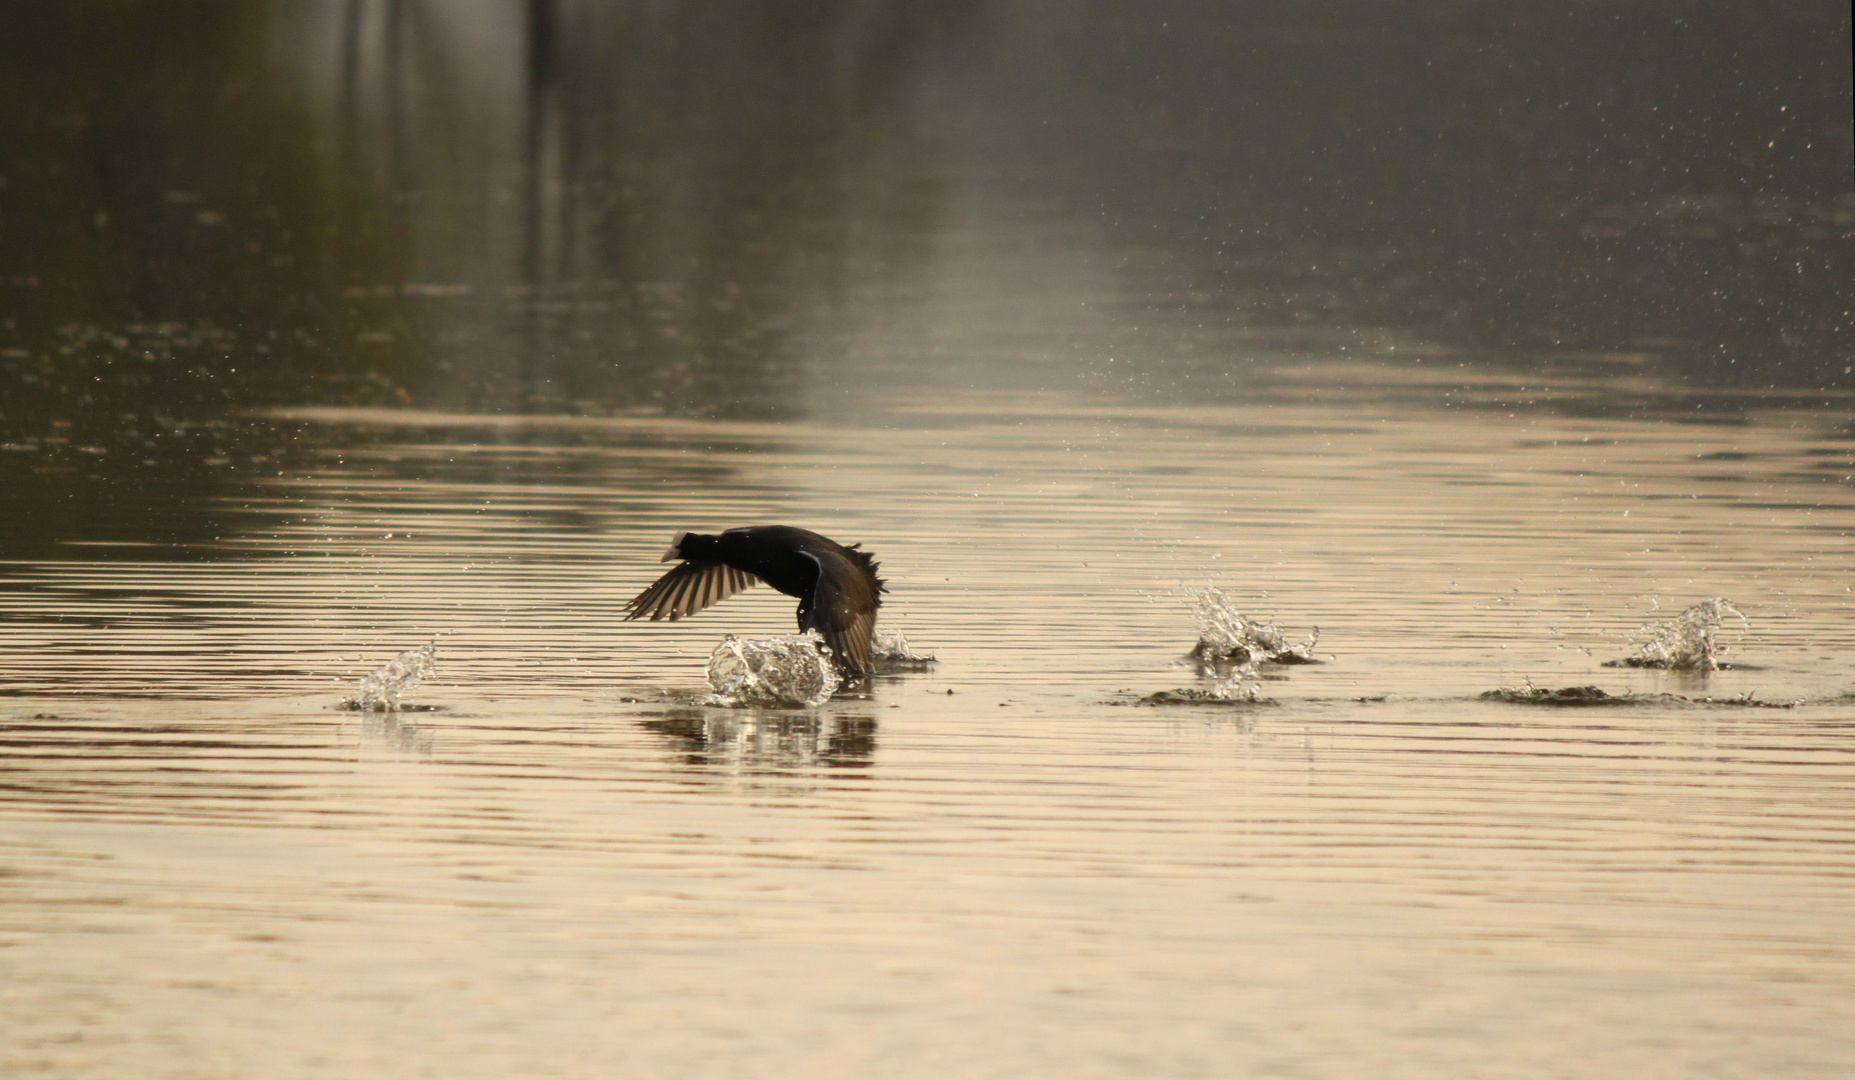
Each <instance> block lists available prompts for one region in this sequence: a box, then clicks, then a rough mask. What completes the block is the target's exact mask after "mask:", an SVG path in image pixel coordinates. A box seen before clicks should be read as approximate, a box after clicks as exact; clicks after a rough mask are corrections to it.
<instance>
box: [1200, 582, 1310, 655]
mask: <svg viewBox="0 0 1855 1080" xmlns="http://www.w3.org/2000/svg"><path fill="white" fill-rule="evenodd" d="M1194 595H1195V596H1196V598H1197V608H1196V609H1195V610H1194V611H1193V612H1192V621H1193V622H1195V623H1196V624H1197V625H1198V644H1197V646H1195V647H1194V648H1193V649H1192V658H1193V659H1195V660H1198V661H1201V662H1206V663H1212V664H1222V663H1226V662H1228V663H1237V664H1248V663H1274V664H1318V663H1320V661H1319V660H1318V659H1316V658H1315V656H1314V645H1315V644H1316V643H1317V642H1319V641H1320V627H1318V626H1317V627H1315V628H1314V629H1313V630H1312V631H1311V632H1309V634H1308V636H1307V640H1305V641H1303V642H1302V643H1301V644H1299V645H1290V644H1289V643H1288V635H1287V632H1286V631H1284V630H1283V629H1282V628H1281V627H1279V626H1277V625H1275V624H1274V623H1268V622H1263V621H1261V620H1260V619H1246V618H1244V617H1243V615H1242V613H1240V612H1238V611H1237V607H1236V605H1235V604H1233V603H1232V602H1231V600H1230V597H1229V596H1228V595H1227V594H1226V593H1225V592H1224V591H1223V590H1222V589H1219V588H1217V587H1215V586H1206V587H1205V588H1202V589H1199V590H1197V591H1196V592H1195V594H1194Z"/></svg>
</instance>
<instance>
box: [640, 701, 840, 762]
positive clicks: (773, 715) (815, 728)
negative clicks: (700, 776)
mask: <svg viewBox="0 0 1855 1080" xmlns="http://www.w3.org/2000/svg"><path fill="white" fill-rule="evenodd" d="M641 725H642V726H643V727H644V728H645V729H646V730H648V731H652V732H655V733H657V734H659V735H662V736H663V737H664V738H665V739H666V740H668V741H669V743H670V745H672V746H674V747H676V748H677V750H679V751H680V752H681V753H682V754H683V760H684V761H685V762H687V763H688V764H690V765H698V766H704V767H720V768H732V769H750V770H751V769H782V768H802V767H811V766H818V767H824V768H867V767H868V766H869V765H870V763H871V761H872V759H873V758H874V757H875V754H876V720H875V718H874V717H870V716H852V715H844V714H833V715H803V714H793V713H781V712H765V713H754V714H747V715H743V714H741V713H738V712H736V711H734V710H731V709H669V710H666V711H665V712H664V713H663V714H662V715H661V716H659V717H656V718H653V719H646V720H643V721H641Z"/></svg>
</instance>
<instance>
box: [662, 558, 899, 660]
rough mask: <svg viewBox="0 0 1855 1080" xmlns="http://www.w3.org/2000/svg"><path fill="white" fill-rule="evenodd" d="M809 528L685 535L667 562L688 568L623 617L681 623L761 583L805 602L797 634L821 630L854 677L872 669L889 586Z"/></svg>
mask: <svg viewBox="0 0 1855 1080" xmlns="http://www.w3.org/2000/svg"><path fill="white" fill-rule="evenodd" d="M860 546H861V545H858V544H851V545H850V546H849V547H845V546H844V545H842V544H840V543H838V542H837V541H835V540H828V539H826V538H825V537H822V536H819V535H818V534H817V533H815V532H811V531H809V530H807V529H795V528H793V527H792V526H790V525H756V526H754V527H752V528H748V529H729V530H728V531H727V532H724V533H722V534H720V535H719V536H707V535H704V534H702V533H691V532H680V533H677V534H676V539H674V540H672V541H670V550H668V551H666V552H664V553H663V561H664V562H670V561H671V560H673V559H681V560H683V563H682V565H681V566H678V567H676V568H675V569H673V570H671V571H670V572H669V573H667V574H665V575H664V576H662V577H660V578H658V579H657V583H656V584H654V585H652V586H651V587H650V588H648V589H645V590H644V591H643V592H641V593H639V594H638V595H637V596H636V597H635V598H634V599H633V600H632V601H631V603H629V604H626V605H625V618H627V619H639V618H644V617H646V616H648V617H649V618H650V619H651V621H652V622H655V621H657V620H658V619H671V620H676V619H680V618H682V617H683V616H685V615H694V614H695V613H696V612H698V611H701V610H702V609H703V608H705V607H708V606H709V605H711V604H719V603H720V602H722V601H723V600H726V599H727V598H728V597H730V596H733V595H734V594H735V593H737V592H740V591H741V590H742V589H745V588H747V587H749V586H751V585H754V584H756V583H758V582H762V581H764V582H766V583H767V584H768V585H771V586H773V587H774V588H775V589H778V590H779V591H780V592H783V593H785V594H786V595H787V596H796V597H798V598H799V630H800V631H801V632H802V631H806V630H816V631H818V632H819V633H820V634H822V635H823V636H824V640H825V644H827V645H829V646H831V655H832V657H833V659H834V660H835V661H836V663H837V666H838V669H839V670H840V671H842V672H843V673H844V674H845V675H846V676H848V677H850V678H856V677H858V676H860V675H865V674H867V673H868V672H869V670H870V644H871V642H872V641H873V640H874V639H875V636H876V609H877V608H879V607H881V606H882V593H883V591H884V590H883V582H882V579H881V578H879V577H877V576H876V560H875V559H873V558H871V557H870V554H869V552H867V551H858V550H857V548H858V547H860Z"/></svg>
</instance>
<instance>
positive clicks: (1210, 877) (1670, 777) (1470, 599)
mask: <svg viewBox="0 0 1855 1080" xmlns="http://www.w3.org/2000/svg"><path fill="white" fill-rule="evenodd" d="M1421 370H1422V369H1421V365H1414V366H1410V367H1406V368H1386V369H1384V370H1380V371H1378V372H1377V373H1376V375H1375V376H1374V378H1376V379H1377V380H1378V383H1377V385H1376V386H1375V388H1373V389H1372V390H1371V391H1370V392H1369V393H1368V392H1365V391H1360V392H1358V393H1357V394H1349V393H1348V392H1346V391H1344V390H1342V389H1332V390H1330V391H1328V392H1325V393H1321V394H1313V395H1296V394H1276V395H1269V396H1264V397H1260V398H1258V399H1256V400H1253V401H1247V402H1246V401H1238V402H1235V403H1229V404H1196V405H1192V404H1178V405H1159V404H1130V403H1128V402H1126V401H1124V400H1119V399H1112V398H1108V397H1088V396H1082V395H1079V394H1067V393H1065V394H1058V393H1038V394H1028V393H1027V394H1007V393H990V394H977V393H975V394H960V393H953V394H934V395H917V394H913V393H907V392H897V393H896V394H893V395H890V396H888V397H886V398H880V399H879V400H876V401H874V402H873V403H872V404H871V406H870V407H869V408H867V409H864V410H861V411H859V412H858V413H857V414H856V418H855V419H854V420H845V421H842V422H817V423H811V424H791V423H788V424H777V425H775V424H759V423H753V422H722V421H715V422H704V421H694V420H686V421H679V420H667V419H627V418H616V419H587V418H580V419H573V418H552V419H549V418H540V419H521V418H483V417H466V416H454V415H447V414H440V413H418V412H406V411H394V412H387V411H361V410H339V409H332V410H320V411H297V412H291V413H285V414H276V415H272V416H271V417H270V418H269V419H268V420H266V421H265V423H267V424H269V425H272V426H273V427H274V428H275V429H276V430H277V431H279V432H287V433H288V437H289V439H291V440H292V443H293V445H294V446H296V447H297V450H296V451H295V452H294V455H293V456H289V457H288V459H287V460H285V461H272V462H268V463H260V464H255V465H252V466H251V467H249V468H248V469H246V470H245V473H246V475H247V477H248V478H247V479H245V480H242V481H236V482H232V483H230V484H229V485H227V486H222V487H220V488H218V489H215V493H214V494H212V495H210V496H200V498H202V499H206V500H208V502H209V503H210V505H199V504H187V503H186V501H185V499H183V498H179V497H177V498H176V501H175V503H174V504H173V505H171V506H170V507H168V508H167V509H168V510H169V511H171V512H172V514H174V515H176V516H184V517H186V518H187V519H188V520H198V519H200V517H201V515H207V516H209V517H210V518H211V520H213V521H216V522H217V523H218V524H217V526H216V528H217V534H216V535H213V536H185V535H183V534H184V532H185V530H181V529H176V528H173V527H171V525H172V523H171V522H166V521H164V520H162V513H163V511H161V510H151V511H148V512H147V516H146V519H144V520H129V521H120V520H119V521H111V522H105V523H98V524H97V525H96V526H95V527H94V529H92V530H91V531H92V534H93V535H95V536H99V537H105V538H106V539H107V542H83V541H84V540H85V537H83V536H79V537H77V538H75V540H73V538H72V537H70V536H63V537H61V538H60V539H61V540H65V541H72V542H65V543H58V544H46V543H37V544H23V543H22V544H19V545H15V550H30V551H34V552H39V553H41V554H42V557H38V556H35V557H33V558H30V559H18V560H14V561H12V562H10V563H8V564H7V565H6V566H5V567H4V578H3V581H0V608H4V618H5V621H6V626H7V631H6V633H5V635H4V636H3V637H0V649H3V650H4V652H3V656H0V694H3V695H4V696H0V792H3V793H4V795H3V800H4V801H0V819H3V822H4V827H3V828H0V1003H3V1004H0V1010H3V1012H4V1015H5V1017H6V1020H5V1025H4V1026H5V1028H6V1031H7V1034H6V1035H5V1037H4V1038H3V1039H0V1072H4V1073H6V1074H7V1075H21V1076H24V1075H41V1074H42V1075H48V1076H60V1077H92V1076H95V1077H102V1076H111V1077H116V1076H125V1075H132V1074H133V1075H138V1076H147V1077H181V1076H186V1077H216V1076H226V1077H231V1076H330V1077H337V1076H357V1075H366V1076H408V1077H410V1076H445V1077H467V1076H483V1077H508V1076H550V1075H571V1076H616V1075H648V1076H722V1075H742V1074H746V1075H818V1076H846V1077H848V1076H949V1075H962V1076H1032V1075H1043V1076H1160V1075H1164V1076H1199V1075H1202V1076H1231V1075H1255V1076H1320V1077H1327V1076H1333V1077H1340V1076H1411V1077H1429V1076H1441V1075H1458V1076H1468V1075H1473V1076H1516V1077H1534V1076H1541V1077H1544V1076H1581V1077H1582V1076H1601V1075H1621V1074H1628V1073H1634V1074H1639V1075H1646V1076H1709V1075H1720V1076H1780V1075H1782V1076H1824V1077H1829V1076H1843V1075H1848V1073H1849V1071H1850V1070H1851V1069H1855V1050H1851V1044H1850V1042H1849V1040H1848V1037H1847V1036H1848V1031H1849V1030H1850V1024H1851V1022H1855V993H1852V991H1855V976H1852V975H1851V971H1855V966H1852V964H1851V961H1855V937H1852V936H1851V931H1852V930H1855V829H1852V827H1851V825H1850V813H1851V810H1852V809H1855V758H1852V754H1855V697H1852V696H1851V692H1852V691H1855V672H1852V671H1851V669H1850V666H1849V660H1848V657H1849V656H1850V655H1851V651H1852V650H1855V630H1852V629H1851V627H1852V625H1855V624H1852V623H1851V621H1850V619H1849V612H1850V603H1851V599H1852V597H1851V593H1850V588H1851V586H1850V581H1851V580H1855V576H1852V575H1851V574H1850V566H1849V539H1848V537H1849V532H1850V530H1851V528H1852V527H1855V498H1851V495H1850V491H1851V488H1850V486H1849V481H1848V477H1849V474H1850V472H1851V469H1852V468H1855V466H1852V465H1851V460H1850V453H1851V449H1855V444H1851V442H1850V441H1849V437H1848V432H1847V430H1846V429H1839V428H1837V427H1835V426H1834V425H1832V424H1830V423H1828V422H1826V421H1824V420H1823V419H1822V414H1816V413H1809V414H1801V415H1800V414H1797V413H1795V412H1791V411H1784V410H1779V409H1775V408H1773V409H1770V410H1763V411H1761V410H1760V409H1758V408H1753V409H1752V410H1751V411H1750V412H1746V413H1743V414H1740V415H1739V416H1737V417H1736V418H1735V420H1734V421H1733V422H1722V423H1698V422H1693V421H1692V419H1691V418H1687V417H1684V416H1679V415H1677V410H1673V409H1671V410H1670V411H1669V417H1668V418H1667V419H1661V420H1655V419H1650V420H1643V419H1634V420H1620V419H1613V418H1609V417H1607V416H1605V415H1604V414H1603V411H1602V410H1600V409H1589V410H1579V409H1568V410H1563V411H1558V412H1548V411H1542V410H1540V409H1537V408H1531V409H1528V408H1521V409H1507V408H1499V407H1492V406H1490V404H1489V402H1488V401H1482V402H1480V403H1479V404H1475V403H1470V407H1450V408H1435V407H1432V406H1430V405H1419V404H1410V405H1398V404H1390V405H1388V404H1386V402H1388V401H1392V402H1395V401H1398V400H1403V399H1404V398H1406V397H1409V396H1411V395H1416V394H1419V393H1420V392H1422V388H1423V387H1424V386H1426V385H1427V384H1426V383H1425V381H1424V380H1423V378H1421V377H1420V374H1421ZM1343 375H1344V373H1343V372H1342V376H1343ZM1285 377H1286V376H1285ZM1345 381H1346V380H1345V379H1344V378H1343V377H1342V378H1340V379H1338V380H1335V379H1333V378H1332V377H1331V376H1329V378H1328V382H1329V383H1331V384H1333V385H1335V386H1337V385H1338V383H1340V382H1345ZM1496 396H1498V395H1496ZM1683 407H1684V408H1686V406H1683ZM1581 412H1582V415H1581ZM280 437H281V436H280ZM765 521H782V522H790V523H794V524H803V525H808V526H811V527H813V528H817V529H819V530H821V531H824V532H826V533H828V534H830V535H833V536H835V537H838V538H840V539H843V540H846V541H849V540H860V541H862V542H864V543H865V544H866V545H867V546H868V547H869V548H870V549H872V550H873V551H875V552H876V554H877V555H878V557H879V558H880V559H881V560H882V563H883V568H884V571H885V574H886V576H887V577H888V579H889V581H890V587H891V589H892V596H891V598H890V600H889V603H888V605H887V606H886V607H885V608H884V609H883V625H884V626H886V627H888V628H891V629H895V630H900V631H902V632H904V633H906V634H907V636H908V638H909V639H910V641H911V642H913V643H914V644H915V645H916V646H918V647H921V648H924V649H928V650H932V651H933V652H935V653H937V654H938V656H939V663H938V664H937V665H935V666H933V667H932V668H931V669H930V670H928V671H925V672H920V673H910V674H899V675H892V676H888V677H884V678H881V679H878V680H876V681H875V683H874V685H873V686H871V687H869V688H868V690H867V692H864V693H861V694H856V695H852V696H842V697H840V698H838V699H837V700H835V701H833V702H832V703H830V704H828V705H826V706H824V707H822V708H820V709H817V710H816V711H803V710H799V711H752V710H727V709H710V708H702V707H698V706H696V705H694V704H692V701H693V699H694V698H695V696H696V695H697V693H698V692H699V691H700V690H701V688H702V682H701V680H702V672H703V665H704V663H705V661H706V658H707V656H708V654H709V651H710V650H711V649H712V648H713V647H714V645H715V644H716V643H717V642H718V641H719V640H720V639H721V638H722V637H723V636H724V635H725V634H729V633H740V634H753V635H762V636H763V635H765V634H768V633H776V632H789V631H790V628H791V624H792V623H791V621H792V606H793V605H792V601H791V600H789V599H788V598H785V597H781V596H778V595H776V594H772V593H770V591H768V590H765V589H757V590H752V591H750V592H749V593H747V594H743V595H742V596H740V597H737V598H735V599H733V600H730V601H728V602H727V603H725V604H723V605H721V606H719V607H717V608H714V609H712V610H710V611H707V612H704V613H703V614H702V615H701V616H700V617H698V618H695V619H692V620H689V621H686V622H681V623H678V624H675V625H668V624H639V623H625V622H622V621H620V611H621V605H622V603H623V601H624V600H626V599H627V598H629V597H630V596H631V595H633V594H634V593H635V592H636V591H637V590H639V589H640V588H642V587H643V586H644V585H645V584H647V583H648V582H649V581H650V580H652V579H653V578H654V576H655V574H656V573H657V572H658V570H659V569H660V567H659V566H658V564H657V557H658V555H659V553H660V552H661V551H662V548H663V545H664V544H665V542H666V541H667V539H668V538H669V537H670V535H671V534H672V533H674V532H675V531H676V530H679V529H684V528H694V529H712V528H720V527H727V526H731V525H736V524H745V523H752V522H765ZM10 528H11V529H12V530H13V532H14V533H15V534H18V535H20V536H24V535H27V534H29V533H32V531H33V529H35V528H37V526H34V525H31V524H29V523H22V522H15V523H14V524H13V525H12V526H10ZM34 535H36V534H34ZM177 536H179V537H180V538H179V539H176V537H177ZM1207 585H1215V586H1217V587H1219V588H1221V589H1223V590H1224V591H1225V592H1227V593H1228V594H1229V595H1230V597H1231V598H1232V600H1233V602H1234V603H1236V604H1237V605H1238V606H1239V608H1241V609H1242V610H1243V612H1244V613H1245V614H1246V615H1255V616H1260V617H1264V618H1267V619H1269V620H1271V621H1274V622H1276V623H1279V624H1280V625H1282V626H1283V627H1284V628H1285V629H1286V630H1288V631H1289V632H1290V634H1291V635H1292V636H1293V637H1294V638H1295V639H1296V640H1299V638H1300V635H1301V634H1302V633H1303V632H1304V631H1305V630H1307V629H1310V628H1312V627H1315V626H1318V627H1319V628H1320V633H1321V637H1320V643H1319V647H1318V649H1317V654H1318V655H1319V656H1321V657H1322V658H1323V659H1325V660H1326V662H1325V663H1323V664H1320V665H1313V666H1296V667H1276V668H1265V669H1264V671H1263V672H1262V675H1263V678H1262V680H1261V684H1260V685H1261V693H1260V696H1261V701H1259V702H1258V703H1256V704H1253V705H1242V704H1221V705H1220V704H1206V705H1175V706H1167V707H1152V706H1146V705H1141V704H1139V703H1138V702H1139V699H1140V698H1141V697H1143V696H1145V695H1147V694H1150V693H1154V692H1156V691H1161V690H1177V689H1194V688H1196V689H1203V688H1205V687H1207V686H1209V685H1210V682H1209V680H1208V679H1206V678H1204V677H1201V676H1200V674H1199V672H1198V671H1197V670H1196V669H1195V668H1193V667H1191V666H1188V665H1187V664H1186V663H1184V662H1183V658H1184V656H1185V654H1186V653H1187V651H1188V650H1189V649H1190V648H1191V646H1192V645H1193V644H1194V640H1195V639H1194V630H1193V622H1192V610H1193V604H1194V600H1195V598H1194V590H1196V589H1199V588H1203V587H1205V586H1207ZM1713 596H1723V597H1727V598H1729V599H1730V600H1731V601H1732V602H1733V604H1734V605H1735V606H1737V607H1738V608H1739V609H1740V610H1742V611H1744V612H1745V613H1746V614H1747V616H1748V618H1749V627H1750V628H1749V630H1747V631H1745V632H1744V633H1743V634H1742V633H1741V632H1740V631H1739V629H1738V628H1737V627H1736V626H1731V625H1729V626H1727V627H1725V628H1724V629H1723V630H1722V640H1723V641H1726V642H1728V643H1730V644H1731V645H1732V649H1731V650H1730V651H1729V652H1728V653H1727V654H1726V659H1727V661H1728V662H1729V663H1731V664H1733V665H1734V666H1733V667H1732V668H1731V669H1729V670H1725V671H1721V672H1718V673H1715V674H1713V675H1711V676H1685V677H1684V676H1678V675H1671V674H1667V673H1658V672H1654V671H1634V670H1619V669H1612V668H1605V667H1602V666H1600V665H1601V664H1602V662H1603V661H1605V660H1609V659H1615V658H1618V657H1621V656H1624V655H1627V654H1628V653H1629V652H1630V651H1631V648H1632V645H1633V643H1634V642H1636V641H1639V640H1641V635H1640V634H1639V633H1638V631H1639V629H1640V628H1641V627H1642V626H1643V625H1644V624H1645V623H1648V622H1650V621H1653V620H1655V619H1658V618H1669V617H1672V616H1673V615H1674V614H1675V613H1676V612H1678V611H1679V610H1680V609H1681V608H1684V607H1686V606H1688V605H1690V604H1692V603H1694V602H1696V601H1698V600H1701V599H1703V598H1706V597H1713ZM434 636H435V637H436V638H437V640H438V654H437V670H436V673H435V674H434V675H432V676H431V677H430V678H428V679H427V680H426V681H425V682H424V684H423V685H421V686H419V687H418V688H417V689H416V691H414V692H413V693H412V694H411V695H410V697H409V698H408V700H409V701H410V702H411V703H413V704H416V705H418V706H421V707H422V708H420V709H417V710H409V711H405V712H400V713H394V714H356V713H352V712H343V711H340V710H339V709H338V708H337V705H338V703H339V702H340V701H341V700H342V699H343V698H344V697H345V696H348V695H349V694H351V693H352V692H353V689H354V685H355V683H356V681H357V680H359V679H360V677H361V676H363V675H365V674H366V673H367V672H368V671H370V670H372V669H374V668H375V667H377V666H379V665H380V664H382V663H384V662H385V661H387V660H388V659H390V658H391V657H392V656H394V655H395V654H397V653H399V652H400V651H402V650H405V649H409V648H414V647H416V646H419V645H423V644H425V643H427V642H429V641H431V640H432V639H433V638H434ZM1529 681H1530V682H1531V683H1532V684H1533V685H1535V686H1538V687H1555V688H1556V687H1562V686H1576V685H1586V684H1595V685H1598V686H1601V687H1604V688H1605V689H1607V690H1609V691H1611V692H1612V693H1625V692H1635V693H1637V694H1639V695H1645V696H1646V695H1655V694H1678V695H1681V698H1674V697H1648V698H1647V699H1646V700H1642V701H1639V702H1637V703H1635V704H1631V705H1627V706H1622V707H1611V708H1582V709H1548V708H1536V707H1534V708H1530V707H1526V706H1520V705H1512V704H1504V703H1500V702H1493V701H1483V700H1480V699H1479V698H1478V695H1479V694H1481V693H1482V692H1484V691H1487V690H1490V689H1494V688H1497V687H1503V686H1524V685H1526V684H1527V683H1528V682H1529ZM1682 699H1686V700H1682ZM1703 699H1710V700H1703ZM1735 699H1740V700H1735ZM1761 704H1762V705H1770V706H1778V705H1785V706H1789V707H1783V708H1779V707H1757V706H1758V705H1761Z"/></svg>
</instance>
